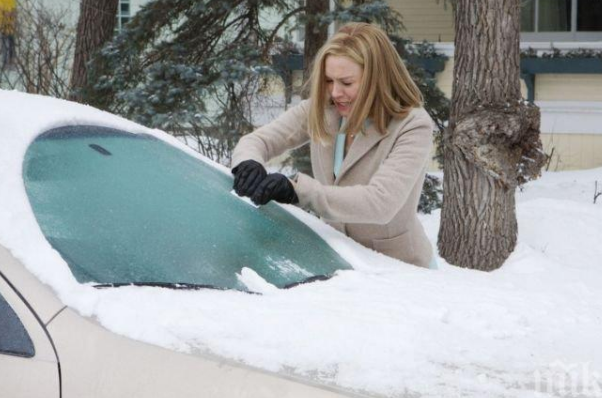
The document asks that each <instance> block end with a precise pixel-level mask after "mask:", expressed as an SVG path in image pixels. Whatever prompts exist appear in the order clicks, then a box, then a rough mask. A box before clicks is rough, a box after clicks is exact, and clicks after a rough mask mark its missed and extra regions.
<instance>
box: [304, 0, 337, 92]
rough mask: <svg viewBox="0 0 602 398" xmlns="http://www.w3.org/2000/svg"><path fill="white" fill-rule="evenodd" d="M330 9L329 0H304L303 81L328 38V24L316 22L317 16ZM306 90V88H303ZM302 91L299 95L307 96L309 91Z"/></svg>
mask: <svg viewBox="0 0 602 398" xmlns="http://www.w3.org/2000/svg"><path fill="white" fill-rule="evenodd" d="M328 11H330V2H329V1H328V0H306V2H305V15H306V18H307V22H306V23H305V45H304V49H303V83H304V87H305V82H307V79H309V74H310V73H311V65H312V63H313V60H314V58H315V57H316V54H317V53H318V50H320V47H322V46H323V45H324V43H326V40H327V39H328V25H321V24H318V20H317V18H318V17H319V16H320V15H322V14H325V13H327V12H328ZM305 91H308V90H305ZM305 91H304V92H303V93H302V94H301V96H302V97H303V98H307V97H308V96H309V92H305Z"/></svg>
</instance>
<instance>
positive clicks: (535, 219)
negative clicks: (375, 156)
mask: <svg viewBox="0 0 602 398" xmlns="http://www.w3.org/2000/svg"><path fill="white" fill-rule="evenodd" d="M73 124H97V125H102V126H107V127H115V128H121V129H124V130H128V131H131V132H134V133H142V132H143V133H147V134H152V135H154V136H156V137H158V138H160V139H162V140H165V141H167V142H169V143H170V144H172V145H174V146H177V147H179V148H181V149H182V150H184V151H186V152H188V153H190V154H192V155H193V156H196V157H197V158H199V159H200V158H201V157H200V156H199V155H197V154H195V153H194V152H193V151H192V150H190V149H188V148H185V147H184V146H183V144H181V143H180V142H179V141H178V140H176V139H174V138H172V137H170V136H168V135H166V134H164V133H162V132H160V131H156V130H149V129H147V128H144V127H142V126H139V125H136V124H134V123H132V122H129V121H127V120H124V119H121V118H119V117H116V116H113V115H110V114H107V113H104V112H101V111H98V110H96V109H93V108H90V107H87V106H83V105H78V104H73V103H69V102H66V101H60V100H55V99H49V98H45V97H40V96H31V95H25V94H20V93H17V92H8V91H1V90H0V126H1V127H0V131H1V133H0V192H2V195H0V244H2V245H3V246H5V247H7V248H8V249H9V250H11V252H12V253H13V255H15V256H16V257H17V258H19V259H20V260H21V261H22V262H23V263H24V264H25V265H26V267H27V268H28V269H29V270H30V271H31V272H32V273H33V274H35V275H36V276H37V277H38V278H39V279H40V280H41V281H43V282H44V283H46V284H48V285H50V286H51V287H52V288H53V289H54V291H55V292H56V293H57V295H58V296H59V298H60V299H61V300H62V301H63V302H64V303H65V304H67V305H69V306H71V307H72V308H74V309H76V310H77V311H78V312H79V313H80V314H82V315H84V316H91V317H94V318H95V319H97V320H98V322H100V323H101V324H102V325H103V326H104V327H106V328H107V329H109V330H112V331H113V332H115V333H118V334H121V335H124V336H128V337H130V338H133V339H137V340H140V341H145V342H148V343H152V344H156V345H159V346H163V347H167V348H171V349H174V350H178V351H183V352H189V353H208V354H211V355H217V356H221V357H226V358H230V359H234V360H237V361H240V362H242V363H245V364H248V365H251V366H256V367H260V368H263V369H267V370H270V371H274V372H281V373H287V374H295V375H300V376H303V377H306V378H310V379H313V380H318V381H321V382H323V383H326V384H334V385H338V386H342V387H344V388H347V389H350V390H355V391H360V392H364V393H368V394H373V395H384V396H390V397H397V396H399V397H401V396H416V397H455V396H463V397H483V396H486V397H552V396H561V395H563V394H564V396H575V397H577V396H583V397H602V338H601V336H602V245H601V244H600V242H602V203H598V204H593V203H592V202H593V194H594V181H596V180H597V181H599V182H602V168H599V169H594V170H584V171H572V172H556V173H552V172H550V173H545V174H544V175H543V177H542V178H541V179H540V180H537V181H534V182H531V183H529V184H528V185H526V186H525V187H524V189H523V191H522V192H517V217H518V223H519V239H518V245H517V247H516V250H515V251H514V252H513V253H512V255H511V256H510V258H509V259H508V260H507V261H506V263H505V264H504V266H503V267H502V268H500V269H499V270H496V271H493V272H490V273H485V272H480V271H474V270H467V269H462V268H458V267H454V266H450V265H448V264H447V263H446V262H445V260H443V259H442V258H437V261H438V262H439V270H436V271H433V270H427V269H422V268H418V267H414V266H411V265H408V264H404V263H401V262H398V261H395V260H393V259H390V258H387V257H385V256H383V255H380V254H378V253H375V252H373V251H371V250H368V249H364V248H362V247H361V246H359V245H358V244H356V243H355V242H353V241H351V240H350V239H348V238H347V237H345V236H343V235H341V234H339V233H338V232H336V231H335V230H333V229H332V228H330V227H328V226H327V225H325V224H323V223H322V222H321V221H319V220H318V219H316V218H315V217H313V216H311V215H309V214H307V213H305V212H303V211H302V210H300V209H298V208H296V207H294V206H283V207H284V208H285V209H287V210H289V211H290V212H291V213H293V214H294V215H295V216H297V217H299V218H300V219H302V220H303V221H304V222H305V223H307V224H308V225H309V226H310V227H311V228H313V229H314V230H316V231H317V232H318V233H319V234H320V235H321V236H322V237H323V238H324V239H325V240H326V241H327V242H328V243H329V244H330V245H331V246H332V247H333V248H335V249H336V250H337V251H338V252H339V253H340V254H341V255H342V256H343V257H344V258H345V259H346V260H347V261H349V262H350V263H351V264H352V265H353V267H354V269H353V270H351V271H342V272H339V273H338V275H337V276H335V277H334V278H332V279H330V280H328V281H322V282H315V283H310V284H305V285H301V286H298V287H295V288H292V289H287V290H279V289H276V288H274V286H272V285H270V284H269V283H268V282H266V281H265V280H263V279H262V278H261V277H260V276H259V275H257V274H256V273H255V272H254V271H252V270H249V269H243V271H242V272H241V274H240V275H239V278H240V280H241V281H243V283H245V284H247V286H249V287H250V288H254V289H256V290H257V291H258V292H261V293H262V294H261V295H253V294H246V293H241V292H235V291H214V290H200V291H180V290H178V291H176V290H169V289H162V288H151V287H123V288H118V289H102V290H97V289H94V288H92V287H91V286H88V285H81V284H78V283H77V282H76V280H75V279H74V278H73V276H72V275H71V273H70V271H69V269H68V267H67V265H66V264H65V262H64V261H63V260H62V258H61V257H60V255H58V253H56V252H55V251H54V250H53V249H52V248H51V246H50V245H49V244H48V243H47V241H46V240H45V238H44V236H43V235H42V233H41V231H40V229H39V227H38V226H37V224H36V221H35V217H34V215H33V213H32V211H31V208H30V206H29V202H28V199H27V196H26V193H25V189H24V186H23V182H22V178H21V172H22V162H23V157H24V154H25V151H26V149H27V146H28V145H29V144H30V143H31V141H32V140H33V139H34V138H35V137H36V136H37V135H38V134H40V133H41V132H44V131H46V130H48V129H50V128H53V127H58V126H64V125H73ZM205 161H208V160H205ZM208 162H209V161H208ZM210 163H211V164H213V163H212V162H210ZM213 165H214V166H215V167H217V168H220V170H222V171H224V172H228V170H227V169H226V168H224V167H222V166H219V165H216V164H213ZM598 185H599V186H600V184H598ZM599 202H602V200H599ZM439 216H440V212H439V211H436V212H434V213H433V214H431V215H421V216H420V219H421V222H422V223H423V225H424V227H425V229H426V231H427V235H428V236H429V238H430V239H431V242H432V243H433V246H434V247H436V244H435V242H436V236H437V230H438V227H439ZM291 266H294V264H291ZM569 393H570V394H573V395H569Z"/></svg>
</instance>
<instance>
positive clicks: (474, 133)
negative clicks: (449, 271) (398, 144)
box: [438, 0, 546, 271]
mask: <svg viewBox="0 0 602 398" xmlns="http://www.w3.org/2000/svg"><path fill="white" fill-rule="evenodd" d="M519 3H520V0H481V1H473V0H458V1H457V2H456V13H455V29H456V36H455V55H454V57H455V65H454V86H453V93H452V106H451V115H450V123H449V128H448V129H447V131H446V133H445V135H444V145H445V155H444V170H445V174H444V184H443V186H444V191H443V207H442V211H441V227H440V229H439V243H438V245H439V253H440V254H441V256H442V257H443V258H445V259H446V260H447V261H448V262H449V263H451V264H455V265H458V266H461V267H467V268H473V269H479V270H486V271H489V270H493V269H496V268H498V267H500V266H501V265H502V263H503V262H504V261H505V260H506V258H507V257H508V256H509V255H510V253H511V252H512V251H513V250H514V247H515V245H516V239H517V222H516V214H515V201H514V195H515V191H516V187H517V186H518V184H521V183H523V182H526V181H527V180H529V179H533V178H537V176H539V173H540V169H541V167H542V165H543V164H544V162H545V159H546V157H545V155H544V153H543V151H542V145H541V141H540V139H539V120H540V115H539V109H538V108H537V107H536V106H534V105H532V104H528V103H525V102H524V101H523V100H522V99H521V92H520V83H519V77H520V58H519V32H520V4H519Z"/></svg>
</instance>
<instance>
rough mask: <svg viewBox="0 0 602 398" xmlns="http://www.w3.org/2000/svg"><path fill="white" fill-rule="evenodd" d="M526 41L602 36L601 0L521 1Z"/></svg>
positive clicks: (584, 38)
mask: <svg viewBox="0 0 602 398" xmlns="http://www.w3.org/2000/svg"><path fill="white" fill-rule="evenodd" d="M521 32H522V36H523V37H522V38H523V40H533V41H538V40H546V41H547V40H557V41H563V40H564V41H587V40H600V39H602V1H600V0H521Z"/></svg>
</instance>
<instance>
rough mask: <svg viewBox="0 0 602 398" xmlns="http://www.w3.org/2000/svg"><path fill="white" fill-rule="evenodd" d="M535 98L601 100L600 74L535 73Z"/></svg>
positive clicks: (545, 99)
mask: <svg viewBox="0 0 602 398" xmlns="http://www.w3.org/2000/svg"><path fill="white" fill-rule="evenodd" d="M535 100H538V101H602V74H591V75H590V74H579V75H571V74H542V75H536V76H535Z"/></svg>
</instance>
